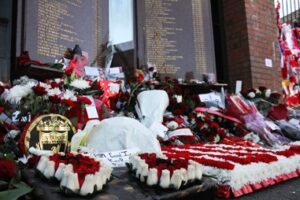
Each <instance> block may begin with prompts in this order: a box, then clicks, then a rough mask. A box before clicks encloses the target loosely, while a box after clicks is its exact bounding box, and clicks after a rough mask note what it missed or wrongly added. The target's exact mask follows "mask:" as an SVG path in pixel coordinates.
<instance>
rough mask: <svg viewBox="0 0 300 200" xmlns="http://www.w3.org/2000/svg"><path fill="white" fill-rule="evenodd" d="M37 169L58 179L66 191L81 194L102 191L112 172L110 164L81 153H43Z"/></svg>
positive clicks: (44, 174)
mask: <svg viewBox="0 0 300 200" xmlns="http://www.w3.org/2000/svg"><path fill="white" fill-rule="evenodd" d="M36 169H37V171H38V172H40V173H41V174H42V175H43V176H44V177H45V178H47V179H55V180H58V181H59V182H60V188H61V189H62V190H63V192H64V193H66V194H79V195H81V196H87V195H90V194H93V193H95V192H98V191H101V190H102V188H103V186H104V185H105V184H106V183H107V182H108V181H109V179H110V175H111V172H112V169H111V167H110V166H108V165H106V164H105V163H103V162H100V160H96V159H94V158H92V157H90V156H88V155H86V154H81V153H66V154H65V153H48V154H47V155H45V154H43V155H42V156H41V157H40V159H39V161H38V163H37V166H36Z"/></svg>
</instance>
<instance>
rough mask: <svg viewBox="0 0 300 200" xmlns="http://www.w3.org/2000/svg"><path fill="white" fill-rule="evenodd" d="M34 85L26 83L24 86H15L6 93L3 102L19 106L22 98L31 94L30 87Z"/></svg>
mask: <svg viewBox="0 0 300 200" xmlns="http://www.w3.org/2000/svg"><path fill="white" fill-rule="evenodd" d="M34 85H35V84H34V83H33V82H28V83H27V84H26V85H15V86H14V87H12V88H11V89H10V90H9V91H8V94H7V96H6V97H5V100H6V101H8V102H10V103H11V104H19V103H20V101H21V99H22V98H23V97H26V96H27V95H29V94H31V93H32V92H33V90H32V87H33V86H34Z"/></svg>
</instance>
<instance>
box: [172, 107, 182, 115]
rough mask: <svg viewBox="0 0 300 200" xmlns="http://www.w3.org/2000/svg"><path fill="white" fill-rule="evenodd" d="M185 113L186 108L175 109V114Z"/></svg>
mask: <svg viewBox="0 0 300 200" xmlns="http://www.w3.org/2000/svg"><path fill="white" fill-rule="evenodd" d="M183 113H184V110H182V109H179V108H178V109H175V110H174V111H173V114H174V115H183Z"/></svg>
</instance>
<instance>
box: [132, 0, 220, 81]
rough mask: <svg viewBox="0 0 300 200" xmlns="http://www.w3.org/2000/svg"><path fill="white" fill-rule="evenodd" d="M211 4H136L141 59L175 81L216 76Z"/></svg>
mask: <svg viewBox="0 0 300 200" xmlns="http://www.w3.org/2000/svg"><path fill="white" fill-rule="evenodd" d="M211 23H212V19H211V12H210V1H209V0H201V1H200V0H139V1H137V25H138V34H137V36H138V38H137V42H138V49H137V51H138V58H139V62H140V64H141V65H145V64H147V63H148V62H149V63H152V64H155V65H156V66H157V68H158V72H159V73H160V74H163V75H167V76H171V77H175V78H186V79H191V78H197V79H202V74H206V73H214V72H215V60H214V59H215V56H214V44H213V31H212V24H211Z"/></svg>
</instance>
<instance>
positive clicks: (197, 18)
mask: <svg viewBox="0 0 300 200" xmlns="http://www.w3.org/2000/svg"><path fill="white" fill-rule="evenodd" d="M192 9H193V19H194V20H193V26H194V44H195V59H196V71H197V72H198V73H199V74H206V73H208V68H207V67H208V66H207V60H206V59H207V56H206V55H205V54H204V53H205V51H204V48H205V42H204V37H203V34H204V32H203V27H204V26H203V20H202V16H201V12H200V11H201V10H202V2H201V1H199V0H192Z"/></svg>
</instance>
